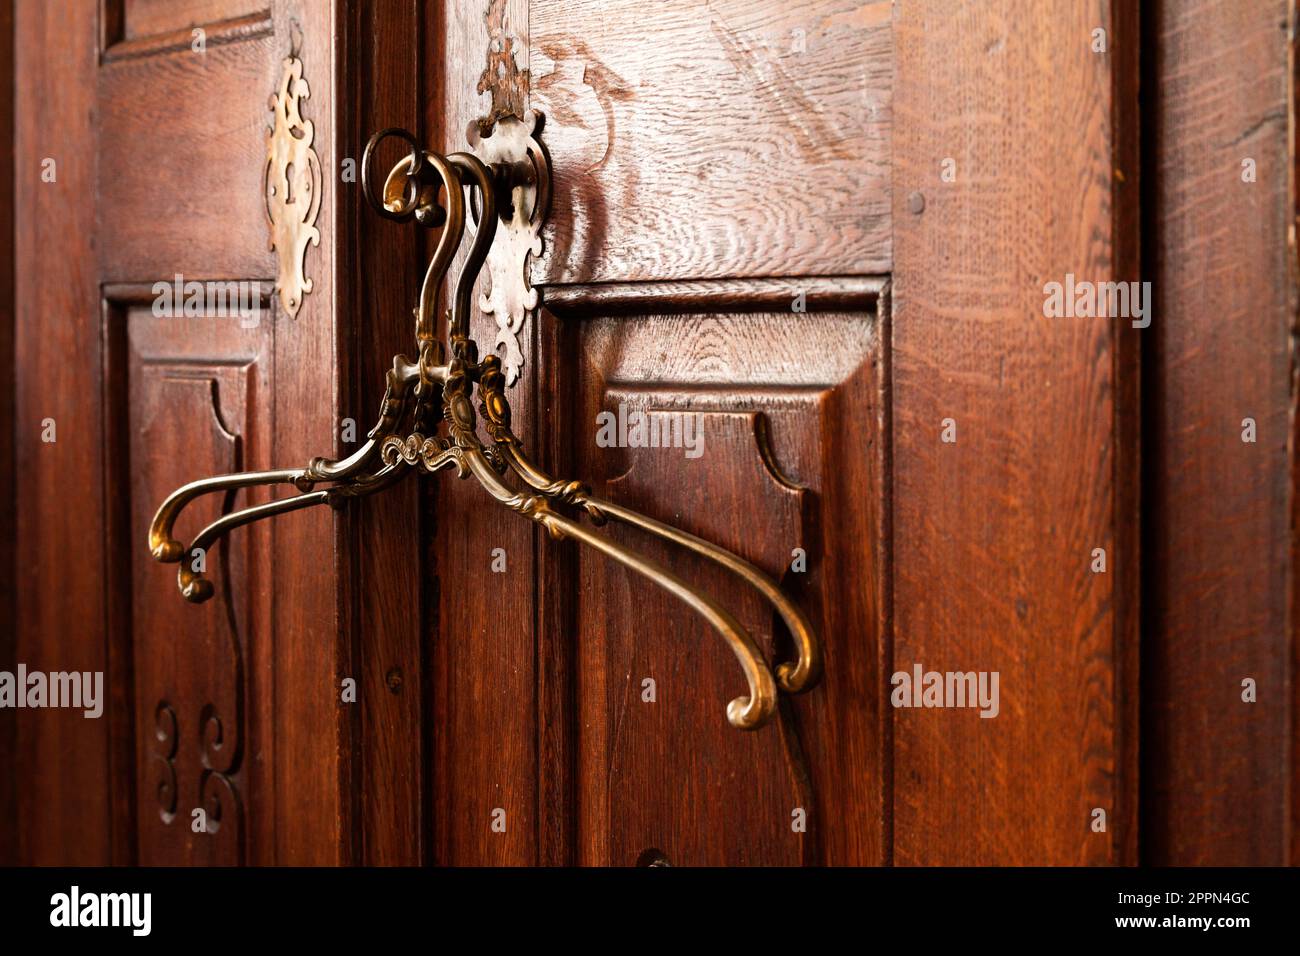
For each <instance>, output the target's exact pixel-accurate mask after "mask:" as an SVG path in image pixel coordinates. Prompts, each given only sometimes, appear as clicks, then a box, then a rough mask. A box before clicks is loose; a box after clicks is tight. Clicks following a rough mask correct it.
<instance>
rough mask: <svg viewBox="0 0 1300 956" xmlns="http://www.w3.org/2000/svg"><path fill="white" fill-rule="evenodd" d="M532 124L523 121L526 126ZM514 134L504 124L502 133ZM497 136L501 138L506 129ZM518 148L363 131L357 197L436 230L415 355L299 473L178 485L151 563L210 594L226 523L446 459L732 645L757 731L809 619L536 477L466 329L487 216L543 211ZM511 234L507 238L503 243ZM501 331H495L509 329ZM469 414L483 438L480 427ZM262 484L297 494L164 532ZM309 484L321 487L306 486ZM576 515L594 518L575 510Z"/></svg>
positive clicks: (809, 681)
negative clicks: (715, 580)
mask: <svg viewBox="0 0 1300 956" xmlns="http://www.w3.org/2000/svg"><path fill="white" fill-rule="evenodd" d="M533 129H534V126H532V125H529V126H528V130H529V132H530V133H531V131H532V130H533ZM518 132H519V130H517V129H516V130H514V131H513V132H512V133H511V134H510V135H515V134H518ZM388 137H396V138H399V139H401V140H403V141H404V142H405V143H406V144H407V145H408V146H409V147H410V150H411V151H410V154H409V155H407V156H405V157H403V158H402V159H401V160H400V161H398V163H397V164H396V165H395V166H393V168H392V169H391V170H390V171H389V173H388V176H387V177H386V178H385V180H384V185H383V191H382V194H381V195H380V196H375V195H374V192H373V189H372V180H371V168H370V167H371V161H372V159H373V156H374V151H375V147H376V146H377V145H378V144H379V142H381V141H382V140H384V139H386V138H388ZM498 142H499V143H504V142H505V139H502V140H499V141H498ZM524 154H525V155H527V156H529V157H531V161H530V162H529V163H527V164H521V163H518V162H510V161H508V159H506V158H499V161H496V162H492V163H485V162H484V161H483V160H482V159H480V158H479V157H478V156H475V155H473V154H470V153H453V154H451V155H449V156H441V155H439V154H437V153H432V152H429V151H426V150H423V149H421V148H420V146H419V145H418V143H417V142H416V141H415V139H414V137H412V136H411V135H410V134H409V133H407V132H406V131H404V130H398V129H387V130H382V131H380V132H378V133H376V134H375V135H374V136H373V137H371V139H370V142H369V143H368V144H367V146H366V149H365V153H364V155H363V157H362V164H361V175H362V183H363V191H364V194H365V196H366V199H367V201H369V202H370V204H371V205H372V206H373V207H374V208H375V209H376V210H377V211H378V212H379V214H380V215H382V216H384V217H386V218H389V219H392V220H394V221H397V222H408V221H411V220H414V221H416V222H418V223H420V224H422V225H425V226H427V227H430V228H439V229H441V235H440V237H439V241H438V245H437V248H436V250H435V251H434V255H433V258H432V260H431V261H430V263H429V267H428V270H427V271H426V273H425V277H424V283H423V286H422V288H421V291H420V299H419V303H418V305H417V308H416V310H415V342H416V347H417V349H418V353H417V356H416V358H415V359H414V360H412V359H409V358H407V357H406V356H404V355H397V356H396V357H394V359H393V368H392V370H391V371H389V373H388V380H387V390H386V391H385V394H384V399H383V403H382V407H381V410H380V418H379V421H378V422H377V423H376V425H375V427H374V428H372V429H371V430H370V432H369V434H368V436H367V441H366V442H365V444H363V445H362V447H361V448H359V449H358V450H357V451H356V452H355V453H354V454H352V455H350V456H348V457H347V458H343V459H338V460H330V459H324V458H316V459H313V460H312V461H311V462H309V463H308V464H307V466H306V467H305V468H301V469H286V470H280V471H265V472H247V473H243V474H235V475H224V476H220V477H216V478H205V479H203V480H201V481H196V482H192V483H191V484H188V485H185V486H184V487H182V488H180V489H178V490H177V491H175V492H173V493H172V494H171V495H170V496H169V497H168V498H167V500H166V501H164V502H163V504H162V506H161V507H160V508H159V509H158V513H157V515H156V516H155V517H154V520H153V524H152V526H151V527H150V530H149V548H150V551H151V552H152V554H153V556H154V557H155V558H157V559H158V560H159V561H166V562H178V563H179V564H180V568H179V571H178V581H179V585H180V589H181V593H182V594H183V595H184V596H185V597H186V598H187V599H188V600H190V601H196V602H197V601H205V600H207V599H208V598H210V597H211V596H212V593H213V588H212V585H211V583H210V582H209V581H208V580H207V579H206V578H205V577H204V576H203V572H202V570H195V569H196V568H200V569H201V568H202V567H203V566H204V565H203V562H202V561H193V560H191V558H192V557H194V556H195V552H196V551H201V552H203V553H204V554H206V551H207V549H208V548H209V547H210V546H211V545H212V544H213V543H214V542H215V541H216V540H217V539H218V538H220V537H221V536H222V535H224V534H225V533H226V532H227V531H230V530H232V529H234V528H237V527H239V526H241V525H244V524H247V523H249V522H251V521H256V520H258V519H260V518H265V517H270V516H272V515H277V514H284V513H287V512H289V511H295V510H297V509H300V508H308V507H311V506H313V505H318V504H329V505H333V506H336V507H337V506H340V505H341V504H343V503H344V502H345V501H346V500H347V499H348V498H355V497H360V496H363V495H370V494H374V493H375V492H378V491H381V490H383V489H384V488H387V487H389V486H390V485H392V484H393V483H394V482H396V481H398V480H400V479H401V478H402V477H404V476H405V475H406V474H408V473H409V472H410V471H412V470H415V469H423V470H424V471H426V472H430V473H432V472H438V471H442V470H444V469H454V470H455V471H456V473H457V475H458V476H459V477H461V478H469V477H471V476H472V477H473V478H474V479H475V480H476V481H477V482H478V483H479V484H480V485H481V486H482V487H483V489H484V491H486V492H487V494H488V495H489V496H491V497H492V498H493V499H495V500H496V501H498V502H499V503H501V504H503V505H505V506H506V507H507V508H510V509H511V510H512V511H515V512H517V513H518V514H520V515H522V516H524V517H525V518H528V519H529V520H531V521H534V522H536V523H537V524H538V525H540V526H541V527H543V528H545V529H546V530H547V531H548V532H549V533H550V536H551V537H553V538H556V539H564V538H569V539H572V540H574V541H577V542H579V543H581V544H584V545H587V546H589V547H591V548H594V549H595V550H597V551H599V552H601V553H602V554H604V555H606V556H607V557H609V558H612V559H613V560H615V561H617V562H618V563H620V564H622V565H623V566H624V567H626V568H628V569H630V570H631V571H633V572H635V573H636V574H638V575H641V576H642V577H644V578H645V579H647V580H648V581H650V582H652V583H654V584H655V585H657V586H659V587H661V588H663V589H664V590H665V591H667V592H668V593H670V594H672V595H674V596H675V597H677V598H678V599H680V600H681V601H682V602H683V603H685V604H686V605H687V606H688V607H690V608H692V609H693V610H694V611H696V612H697V613H698V614H699V615H700V616H701V617H702V618H704V619H705V620H706V621H707V622H708V623H709V624H710V625H711V626H712V627H713V628H714V630H716V631H717V632H718V633H719V634H720V635H721V636H722V638H723V639H724V641H725V642H726V644H727V646H728V647H730V649H731V651H732V653H733V654H734V655H735V656H736V659H737V661H738V662H739V664H740V667H741V671H742V673H743V674H744V677H745V681H746V683H747V685H748V693H747V694H745V695H742V696H738V697H736V698H735V699H733V700H732V701H731V702H730V703H729V704H728V705H727V709H726V714H727V719H728V721H730V723H731V724H732V725H733V726H735V727H738V728H741V729H753V728H756V727H759V726H761V725H762V724H763V723H765V722H766V721H767V720H768V719H769V718H770V717H771V716H772V714H773V712H774V711H775V708H776V693H777V689H778V688H779V689H780V690H782V691H784V692H787V693H799V692H802V691H806V690H808V689H809V688H811V687H812V686H813V685H814V684H815V683H816V681H817V679H818V676H819V674H820V672H821V656H820V646H819V643H818V640H817V636H816V634H815V632H814V631H813V628H812V625H811V624H810V623H809V621H808V618H807V617H806V616H805V615H804V613H803V612H802V611H801V610H800V609H799V608H798V607H797V606H796V605H795V604H794V603H793V602H792V601H790V600H789V599H788V598H787V597H786V596H785V594H783V593H782V591H781V589H780V587H779V586H778V585H777V584H776V582H775V581H773V580H772V579H771V578H770V577H769V576H768V575H766V574H765V573H764V572H762V571H760V570H759V569H758V568H756V567H755V566H754V565H752V564H750V563H749V562H748V561H745V560H744V559H742V558H740V557H738V556H737V555H735V554H732V553H731V552H730V551H727V550H725V549H723V548H720V547H718V546H717V545H714V544H711V543H710V542H708V541H705V540H703V539H701V538H698V537H696V536H694V535H691V534H687V533H686V532H684V531H681V530H679V529H677V528H674V527H672V526H670V525H667V524H664V523H663V522H660V521H657V520H655V519H654V518H650V517H647V516H646V515H643V514H640V513H638V512H636V511H632V510H631V509H629V508H625V507H623V506H621V505H618V504H615V503H613V502H609V501H605V500H603V499H600V498H598V497H596V496H595V495H593V494H592V492H591V489H590V488H589V487H588V486H587V485H586V484H584V483H583V482H580V481H573V480H568V479H558V478H554V477H552V476H551V475H548V474H546V473H545V472H544V471H543V470H542V469H541V468H539V467H538V466H537V465H536V464H534V463H533V462H532V461H531V460H530V459H529V458H528V456H527V454H526V453H525V451H524V446H523V443H522V442H521V441H520V440H519V438H518V437H517V436H516V435H515V434H514V432H513V430H512V429H511V421H510V404H509V401H508V400H507V398H506V387H507V385H508V384H509V382H510V352H509V348H508V346H507V354H506V358H505V360H504V361H503V359H502V357H501V356H499V355H496V354H489V355H486V356H484V357H482V358H480V357H479V353H478V346H477V345H476V343H475V342H474V340H473V339H471V338H470V336H469V315H470V312H469V310H470V297H471V292H472V290H473V288H474V282H475V280H476V278H477V277H478V275H479V273H480V271H481V270H482V269H483V267H484V263H485V261H486V260H487V259H488V257H489V255H490V253H491V250H492V249H493V240H494V238H495V237H496V234H497V225H498V222H499V221H500V220H502V217H501V216H499V212H500V211H501V210H503V209H508V212H509V215H508V216H507V217H504V221H506V222H507V223H511V224H514V225H516V226H522V225H527V227H528V228H529V229H532V228H534V227H535V226H534V224H540V219H541V216H542V215H543V214H544V207H542V206H540V205H538V204H542V203H544V202H545V199H546V192H547V189H548V188H549V186H548V185H543V184H542V179H543V178H545V179H549V168H548V167H547V165H546V160H545V151H544V150H542V149H541V148H540V145H536V144H535V148H534V149H530V150H525V151H524ZM521 166H522V167H523V168H521ZM466 190H468V191H469V194H470V196H471V203H472V205H473V207H474V211H476V212H477V221H478V226H477V229H476V230H475V232H474V238H473V241H472V243H471V245H470V250H469V253H468V255H467V256H466V259H465V263H464V266H463V267H462V269H461V272H460V274H459V275H458V276H457V279H456V283H455V286H454V293H453V296H452V303H451V307H450V309H448V311H447V337H446V343H445V348H444V346H443V343H442V342H440V341H438V340H437V339H436V337H435V334H434V307H435V297H436V294H437V290H438V287H439V285H440V284H441V281H442V279H443V277H444V275H445V274H446V272H447V269H448V268H449V267H450V265H451V261H452V259H453V257H454V256H455V253H456V251H457V249H458V248H459V247H460V245H461V242H462V238H463V234H464V229H465V218H466ZM440 196H445V200H444V201H445V204H443V203H440V201H439V200H440ZM506 204H509V205H508V206H507V205H506ZM530 207H531V208H530ZM507 228H510V226H508V227H507ZM516 241H518V240H516V239H515V238H511V239H510V241H509V243H508V244H513V243H515V242H516ZM529 248H533V247H532V246H531V245H530V247H529ZM496 281H497V280H496V277H495V274H494V283H495V282H496ZM495 288H496V287H495V285H494V289H495ZM502 294H503V295H504V292H503V293H502ZM533 294H534V295H535V293H533ZM487 304H488V303H486V302H484V303H480V308H483V309H484V310H487ZM498 318H500V316H498ZM502 329H503V333H504V331H506V330H507V327H506V326H502ZM498 341H500V340H498ZM476 398H477V410H476V408H475V399H476ZM480 416H481V418H482V425H483V431H484V432H485V433H486V436H487V437H486V439H484V438H481V437H480V431H479V424H480ZM269 484H288V485H292V486H293V487H294V488H295V489H296V491H297V493H296V494H292V495H290V496H288V497H285V498H280V499H276V500H274V501H269V502H266V503H263V504H259V505H253V506H250V507H247V508H244V509H242V510H239V511H234V512H231V513H229V514H225V515H223V516H222V517H220V518H218V519H217V520H216V521H214V522H212V523H211V524H210V525H208V526H207V527H206V528H204V529H203V530H201V531H200V532H199V533H198V535H197V536H196V537H195V539H194V541H193V542H192V543H191V545H190V546H189V547H188V548H186V547H185V546H184V545H182V544H181V542H179V541H177V540H176V539H175V537H174V535H173V530H172V529H173V526H174V524H175V521H176V519H177V516H178V515H179V514H180V513H181V511H182V510H183V509H184V508H185V507H186V506H187V505H188V504H189V503H190V502H191V501H193V500H194V499H196V498H198V497H199V496H201V495H206V494H211V493H218V492H221V493H224V492H228V491H230V490H232V489H236V488H242V487H248V486H251V485H269ZM318 484H327V485H328V486H329V487H326V488H322V489H317V488H316V486H317V485H318ZM584 515H585V516H586V518H587V519H588V520H589V521H590V523H591V525H593V526H594V527H588V526H587V525H586V524H584V523H583V522H582V521H581V520H580V519H581V518H582V516H584ZM610 520H613V521H618V522H622V523H623V524H626V525H630V526H632V527H635V528H638V529H640V530H641V531H643V532H646V533H648V534H651V535H654V536H655V537H658V538H660V539H662V540H663V541H665V542H668V543H669V544H672V545H676V546H678V547H681V548H685V549H687V550H689V551H692V552H694V553H695V554H698V555H700V556H702V557H704V558H707V559H709V560H710V561H713V562H714V563H716V564H718V565H719V566H721V567H723V568H725V569H726V570H728V571H730V572H732V573H733V574H735V575H736V576H737V577H738V578H740V579H741V580H743V581H744V582H746V583H747V584H749V585H750V586H751V587H753V588H754V589H755V590H756V591H758V593H759V594H760V595H762V596H763V598H764V599H766V600H767V602H768V603H769V604H771V606H772V607H773V608H774V610H775V611H776V612H777V613H778V614H779V615H780V616H781V619H782V620H783V621H784V622H785V625H786V627H787V628H788V630H789V632H790V635H791V636H792V638H793V641H794V648H795V651H796V654H797V656H796V659H795V660H794V661H789V662H784V663H781V664H780V665H779V666H778V667H777V668H776V676H775V678H774V677H773V674H772V671H771V670H770V669H769V667H768V664H767V662H766V661H765V660H764V658H763V654H762V652H761V651H760V649H759V648H758V646H757V644H756V643H755V641H754V640H753V638H752V637H751V636H750V635H749V634H748V633H747V632H746V631H745V629H744V628H743V627H741V625H740V624H739V623H738V622H737V621H736V619H735V618H734V617H733V616H732V615H731V614H730V613H728V612H727V610H726V609H725V608H723V607H722V606H721V605H719V604H718V603H717V602H716V601H714V600H713V599H712V598H711V597H709V596H708V595H706V594H704V593H702V592H701V591H699V590H698V589H696V588H695V587H693V586H691V585H690V584H688V583H687V582H686V581H684V580H682V579H681V578H679V577H678V576H677V575H675V574H673V573H672V572H671V571H669V570H668V569H667V568H665V567H663V566H662V565H660V564H658V563H656V562H654V561H652V560H650V559H649V558H646V557H644V556H643V555H641V554H639V553H638V552H636V551H634V550H632V549H630V548H628V547H626V546H624V545H622V544H620V543H619V542H617V541H615V540H613V539H612V538H610V537H608V536H607V535H606V534H603V533H601V532H600V531H598V530H596V529H598V528H599V527H601V526H602V525H604V524H605V523H606V522H608V521H610Z"/></svg>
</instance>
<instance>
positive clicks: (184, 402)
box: [106, 285, 273, 865]
mask: <svg viewBox="0 0 1300 956" xmlns="http://www.w3.org/2000/svg"><path fill="white" fill-rule="evenodd" d="M266 288H267V290H268V292H269V288H270V287H269V285H267V286H266ZM145 291H146V290H145V289H144V288H140V289H135V290H130V289H126V290H124V289H120V288H118V289H113V290H112V294H113V295H114V296H115V297H116V301H111V302H110V305H109V308H108V309H107V310H106V317H107V318H106V321H107V325H108V328H107V329H106V333H107V334H106V338H107V340H108V341H109V342H110V343H113V345H114V346H115V347H112V348H111V349H110V352H109V365H108V367H107V369H106V376H107V388H108V395H109V403H108V405H109V407H108V410H107V414H108V415H110V416H113V417H114V418H115V419H116V422H115V424H114V426H113V427H114V430H115V432H116V433H117V434H119V435H121V436H122V438H123V441H122V442H121V446H120V448H119V454H118V455H117V456H116V458H115V461H114V462H113V466H112V470H111V473H110V478H109V480H110V483H111V484H110V487H111V488H112V493H113V496H114V498H115V499H116V500H117V502H118V503H117V505H116V507H117V508H119V509H120V510H121V512H122V513H124V514H126V515H127V516H128V518H127V520H126V522H125V530H126V531H127V537H128V540H127V541H126V542H123V543H125V544H126V545H127V546H128V547H127V548H126V549H124V551H123V552H122V553H123V556H124V557H125V558H126V559H127V560H128V562H129V566H130V572H129V575H128V576H127V578H126V580H128V581H129V582H130V587H131V602H130V606H129V608H123V609H122V610H121V615H122V617H121V623H122V624H123V625H125V626H127V627H128V628H129V635H130V649H129V650H130V654H129V661H126V662H124V665H125V668H124V669H126V670H127V672H129V674H130V682H131V696H132V697H133V698H134V703H133V708H134V718H135V728H134V729H135V734H134V736H135V753H134V764H135V791H136V795H137V800H136V820H135V827H136V833H137V846H138V855H139V860H140V862H141V863H145V864H160V863H169V864H177V863H209V864H222V865H230V864H235V863H241V862H246V861H249V860H250V853H249V846H248V844H249V833H250V829H249V827H248V824H247V818H248V814H249V813H250V808H251V805H252V804H253V802H254V800H255V798H256V795H257V794H258V790H259V785H260V783H261V781H260V780H258V778H257V775H256V771H254V770H251V769H250V765H251V763H252V759H253V758H252V756H251V755H252V754H254V753H256V754H259V755H260V756H261V758H262V759H263V760H265V759H267V758H269V756H270V753H271V752H272V749H273V747H272V743H273V742H272V741H270V740H266V739H264V738H263V737H262V736H261V735H258V737H256V738H255V737H254V736H253V734H252V728H253V727H254V726H257V725H258V723H259V722H260V721H261V720H262V719H264V717H265V715H266V713H267V712H268V708H269V697H268V696H267V693H266V691H267V687H266V686H265V685H264V684H263V683H262V682H261V681H255V680H254V675H255V674H257V673H264V672H265V668H264V666H263V667H259V666H258V664H259V660H258V659H257V658H256V657H254V655H263V656H262V658H261V662H262V663H263V664H264V661H265V657H264V655H265V654H266V653H267V645H268V643H269V642H268V641H267V640H266V638H267V637H269V635H270V633H271V629H270V626H269V612H270V604H269V598H270V587H269V583H268V582H269V571H270V561H269V552H268V547H269V536H268V534H267V533H266V531H267V529H258V528H253V529H251V533H246V534H243V535H238V536H233V537H232V538H230V539H229V540H228V541H226V542H224V543H223V544H221V545H220V546H219V547H218V548H217V549H215V550H214V553H213V554H211V555H197V556H192V557H190V558H187V560H203V561H204V562H205V563H207V564H208V565H209V566H210V567H211V569H212V572H213V574H214V580H215V581H216V582H217V587H218V589H219V592H220V600H216V601H212V602H210V603H208V604H204V605H199V606H196V607H192V606H190V605H184V604H178V603H177V594H176V589H175V573H176V569H175V567H174V566H172V565H161V564H158V563H157V562H154V561H153V560H152V558H151V556H150V555H149V554H148V552H147V551H146V549H145V548H143V547H142V546H140V542H139V541H137V540H135V538H136V537H138V536H132V535H130V533H129V532H130V530H131V529H137V528H142V527H148V523H149V521H150V519H151V518H152V516H153V511H154V509H156V508H157V505H158V502H159V501H161V500H162V498H163V497H165V496H166V495H167V494H168V493H169V492H170V491H171V489H173V488H175V487H177V486H178V485H180V484H183V483H185V481H187V480H190V478H191V477H192V476H193V474H194V473H195V469H201V472H202V474H219V473H225V472H230V471H237V470H243V469H247V468H256V467H265V466H266V461H267V459H268V457H269V446H270V442H271V418H270V395H271V381H270V363H269V356H270V342H271V328H270V323H269V320H268V321H266V322H265V323H263V324H260V325H259V326H258V327H255V328H244V327H243V324H242V323H241V320H240V319H238V318H237V317H216V316H211V315H208V316H188V317H156V316H154V315H153V314H151V310H150V309H149V308H147V307H139V306H131V305H129V304H128V303H129V302H130V300H132V299H136V300H138V299H140V298H141V297H143V294H144V293H145ZM263 304H264V305H265V304H266V303H263ZM264 498H265V493H264V491H260V490H259V492H258V493H257V495H256V497H250V498H247V499H246V498H245V496H244V493H240V494H239V495H236V496H233V499H232V500H228V501H225V502H222V501H219V500H216V499H213V500H211V501H205V502H200V503H199V504H197V505H196V506H195V509H194V514H193V515H189V514H186V515H185V516H184V520H185V521H186V523H187V527H185V528H182V529H180V530H181V532H182V535H183V536H185V537H187V538H189V537H192V536H193V534H194V533H196V532H197V531H198V529H199V528H201V527H202V526H203V525H204V524H207V523H208V522H210V521H211V520H213V519H214V518H215V517H217V515H218V514H219V513H220V512H221V511H222V510H224V509H229V508H230V507H232V506H233V507H242V506H243V505H244V504H245V503H247V502H248V501H256V500H262V499H264ZM131 544H134V545H135V547H130V546H129V545H131ZM254 635H262V637H263V640H261V641H260V642H255V641H254ZM119 676H121V675H119ZM258 809H266V808H265V807H262V806H261V804H260V801H259V804H258ZM196 810H197V811H201V813H200V814H197V815H196V813H195V811H196ZM254 859H255V858H254Z"/></svg>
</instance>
